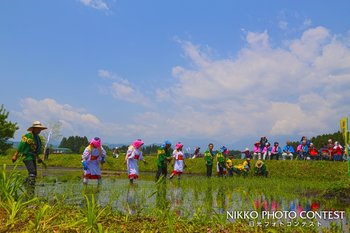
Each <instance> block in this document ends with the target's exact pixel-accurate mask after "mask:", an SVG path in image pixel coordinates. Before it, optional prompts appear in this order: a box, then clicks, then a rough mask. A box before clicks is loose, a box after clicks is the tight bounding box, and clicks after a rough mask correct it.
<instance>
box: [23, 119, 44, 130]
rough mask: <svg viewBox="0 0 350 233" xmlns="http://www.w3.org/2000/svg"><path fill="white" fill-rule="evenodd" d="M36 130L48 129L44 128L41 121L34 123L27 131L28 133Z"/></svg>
mask: <svg viewBox="0 0 350 233" xmlns="http://www.w3.org/2000/svg"><path fill="white" fill-rule="evenodd" d="M34 128H37V129H41V130H44V129H47V127H45V126H43V125H42V124H41V122H40V121H34V122H33V125H32V126H30V127H29V128H28V129H27V131H32V130H33V129H34Z"/></svg>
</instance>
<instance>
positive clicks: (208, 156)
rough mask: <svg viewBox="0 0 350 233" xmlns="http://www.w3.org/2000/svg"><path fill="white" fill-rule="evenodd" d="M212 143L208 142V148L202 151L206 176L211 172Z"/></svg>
mask: <svg viewBox="0 0 350 233" xmlns="http://www.w3.org/2000/svg"><path fill="white" fill-rule="evenodd" d="M213 149H214V144H213V143H209V145H208V150H206V151H205V152H204V160H205V165H206V166H207V177H208V178H209V177H211V175H212V173H213V160H214V157H215V155H214V152H213Z"/></svg>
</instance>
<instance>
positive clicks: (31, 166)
mask: <svg viewBox="0 0 350 233" xmlns="http://www.w3.org/2000/svg"><path fill="white" fill-rule="evenodd" d="M44 129H47V127H45V126H43V125H42V124H41V123H40V121H34V122H33V125H32V126H31V127H29V128H28V129H27V131H29V133H27V134H25V135H23V136H22V139H21V142H20V143H19V145H18V148H17V150H16V152H15V154H14V155H13V156H12V162H16V160H17V158H18V155H21V157H23V162H24V164H25V166H26V168H27V171H28V178H27V180H26V183H27V185H29V187H32V189H31V190H30V192H31V193H32V194H34V186H35V179H36V176H37V167H36V162H38V163H43V161H42V160H41V159H40V158H39V154H40V153H41V145H42V143H41V140H40V136H39V134H40V132H41V131H42V130H44Z"/></svg>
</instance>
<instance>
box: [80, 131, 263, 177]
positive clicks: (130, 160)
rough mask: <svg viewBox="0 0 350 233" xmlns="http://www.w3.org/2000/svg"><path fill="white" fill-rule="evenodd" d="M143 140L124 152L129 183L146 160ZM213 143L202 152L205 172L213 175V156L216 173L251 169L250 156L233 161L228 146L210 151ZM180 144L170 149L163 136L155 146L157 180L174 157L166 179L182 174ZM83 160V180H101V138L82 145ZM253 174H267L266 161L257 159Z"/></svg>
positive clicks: (182, 163) (165, 172)
mask: <svg viewBox="0 0 350 233" xmlns="http://www.w3.org/2000/svg"><path fill="white" fill-rule="evenodd" d="M143 144H144V142H143V141H142V140H141V139H138V140H135V141H134V142H133V143H132V144H131V145H130V146H129V147H128V150H127V152H126V155H125V159H124V162H125V164H126V165H127V174H128V178H129V180H130V183H131V184H132V183H133V182H134V180H135V179H137V178H138V177H139V167H138V161H139V160H140V161H143V162H144V163H145V164H147V162H146V161H145V159H144V157H143V154H142V150H141V147H142V145H143ZM213 148H214V145H213V144H212V143H210V144H209V146H208V150H207V151H206V152H205V156H204V158H205V163H206V166H207V176H208V177H211V176H212V169H213V162H214V159H215V160H216V164H217V173H218V176H221V177H223V176H226V174H227V173H228V176H232V175H233V173H236V174H237V175H242V174H243V175H246V174H248V172H249V171H250V158H247V159H246V160H245V161H244V162H243V164H239V165H235V166H234V165H233V156H228V158H226V156H227V155H228V149H227V148H226V147H225V146H223V147H221V148H220V151H219V152H217V153H216V154H215V153H214V151H213ZM182 149H183V144H182V143H180V142H179V143H177V144H176V145H175V149H174V150H173V152H172V153H171V151H170V150H171V142H170V141H169V140H166V141H165V142H164V143H163V144H162V146H161V147H159V148H158V152H157V168H158V170H157V172H156V177H155V178H156V181H158V180H159V179H160V178H161V176H163V177H165V178H166V177H167V171H168V167H167V165H168V163H170V162H171V161H172V160H174V170H173V172H172V173H171V174H170V176H169V179H172V178H173V177H174V176H175V175H177V176H178V178H179V179H180V177H181V174H182V173H183V171H184V168H185V167H186V164H185V155H184V153H183V151H182ZM82 159H83V160H82V164H83V169H84V179H83V183H84V184H88V181H89V180H90V179H97V180H98V184H101V182H102V179H101V169H100V164H103V163H104V162H105V159H106V151H105V150H104V149H103V147H102V145H101V139H100V138H98V137H95V138H93V139H92V140H91V142H90V144H89V145H88V146H87V147H86V148H85V150H84V152H83V155H82ZM254 174H255V175H261V176H267V174H268V172H267V169H266V165H265V164H264V163H263V162H262V161H261V160H258V161H257V162H256V164H255V167H254Z"/></svg>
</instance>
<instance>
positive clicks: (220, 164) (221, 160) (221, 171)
mask: <svg viewBox="0 0 350 233" xmlns="http://www.w3.org/2000/svg"><path fill="white" fill-rule="evenodd" d="M227 154H228V149H227V148H226V147H225V146H222V147H221V148H220V151H219V152H218V153H216V162H217V173H218V176H219V177H223V176H224V175H225V176H226V157H225V156H226V155H227Z"/></svg>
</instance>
